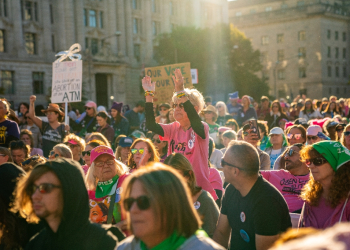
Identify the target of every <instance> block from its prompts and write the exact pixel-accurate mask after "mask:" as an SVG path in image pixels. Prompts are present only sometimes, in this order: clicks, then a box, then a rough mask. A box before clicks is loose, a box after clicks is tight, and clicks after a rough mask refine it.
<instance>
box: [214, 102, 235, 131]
mask: <svg viewBox="0 0 350 250" xmlns="http://www.w3.org/2000/svg"><path fill="white" fill-rule="evenodd" d="M215 107H216V109H217V111H218V118H217V120H216V123H217V124H219V125H220V126H225V124H226V122H227V121H228V120H230V119H232V115H230V114H229V113H228V111H227V106H226V104H225V103H224V102H221V101H219V102H217V103H216V105H215Z"/></svg>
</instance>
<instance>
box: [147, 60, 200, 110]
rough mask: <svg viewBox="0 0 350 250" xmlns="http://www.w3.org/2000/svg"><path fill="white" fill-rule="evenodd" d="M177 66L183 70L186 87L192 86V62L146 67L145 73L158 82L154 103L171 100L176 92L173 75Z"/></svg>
mask: <svg viewBox="0 0 350 250" xmlns="http://www.w3.org/2000/svg"><path fill="white" fill-rule="evenodd" d="M177 68H179V69H180V70H181V74H182V76H183V77H184V85H185V88H192V86H193V85H192V76H191V64H190V63H178V64H171V65H164V66H158V67H152V68H145V74H146V75H147V76H150V77H151V79H152V82H156V93H155V97H154V100H153V101H154V103H156V104H160V103H165V102H167V103H170V102H171V97H172V96H173V93H174V82H173V79H172V76H173V75H174V70H175V69H177Z"/></svg>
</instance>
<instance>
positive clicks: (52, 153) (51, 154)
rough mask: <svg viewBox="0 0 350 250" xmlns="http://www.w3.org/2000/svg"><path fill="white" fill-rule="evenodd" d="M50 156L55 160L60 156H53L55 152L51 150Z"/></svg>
mask: <svg viewBox="0 0 350 250" xmlns="http://www.w3.org/2000/svg"><path fill="white" fill-rule="evenodd" d="M50 156H51V157H53V156H54V157H55V158H57V157H59V156H60V155H59V154H55V151H53V150H51V151H50Z"/></svg>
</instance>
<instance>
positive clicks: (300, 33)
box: [298, 30, 306, 41]
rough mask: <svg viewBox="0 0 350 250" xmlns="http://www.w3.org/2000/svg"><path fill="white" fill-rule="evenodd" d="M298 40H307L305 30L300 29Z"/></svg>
mask: <svg viewBox="0 0 350 250" xmlns="http://www.w3.org/2000/svg"><path fill="white" fill-rule="evenodd" d="M298 40H299V41H305V40H306V33H305V30H302V31H299V33H298Z"/></svg>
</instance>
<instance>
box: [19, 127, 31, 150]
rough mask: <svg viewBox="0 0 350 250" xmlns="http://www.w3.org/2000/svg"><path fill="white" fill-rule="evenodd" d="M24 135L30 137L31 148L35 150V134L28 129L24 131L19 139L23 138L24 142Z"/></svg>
mask: <svg viewBox="0 0 350 250" xmlns="http://www.w3.org/2000/svg"><path fill="white" fill-rule="evenodd" d="M23 135H28V136H29V139H30V145H29V146H30V148H34V139H33V133H32V131H30V130H28V129H22V130H21V133H20V134H19V138H21V140H22V136H23Z"/></svg>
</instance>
